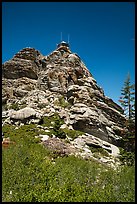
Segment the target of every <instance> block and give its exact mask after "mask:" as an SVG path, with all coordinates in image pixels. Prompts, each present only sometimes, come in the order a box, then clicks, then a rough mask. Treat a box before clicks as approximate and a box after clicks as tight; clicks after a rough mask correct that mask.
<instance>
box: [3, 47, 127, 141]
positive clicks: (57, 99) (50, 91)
mask: <svg viewBox="0 0 137 204" xmlns="http://www.w3.org/2000/svg"><path fill="white" fill-rule="evenodd" d="M2 103H3V113H2V114H3V121H5V119H6V120H7V119H8V121H10V120H12V119H13V115H12V117H11V115H10V114H9V113H8V111H10V110H11V109H15V110H16V111H19V110H20V109H23V108H25V107H27V108H31V109H34V110H35V113H36V114H35V117H36V119H37V118H42V117H44V116H50V115H52V114H54V113H55V112H56V113H58V114H59V115H60V117H61V118H63V119H64V122H65V123H66V125H67V126H68V127H71V128H72V129H76V130H81V131H83V132H85V133H88V134H90V135H93V136H95V137H97V138H100V139H102V140H103V141H106V142H109V143H111V144H114V145H118V141H119V140H120V138H121V135H122V134H121V132H122V130H123V128H124V123H125V121H126V119H125V116H124V115H123V110H122V108H121V107H120V106H119V105H118V104H116V103H115V102H114V101H113V100H112V99H110V98H109V97H107V96H105V94H104V91H103V89H102V88H101V87H99V85H98V84H97V82H96V80H95V79H94V77H93V76H92V74H91V73H90V71H89V70H88V68H87V67H86V65H85V64H84V63H83V61H82V60H81V58H80V56H78V54H76V53H72V52H71V50H70V48H69V46H68V45H67V44H65V43H61V44H60V45H59V46H58V47H57V48H56V49H55V51H53V52H52V53H51V54H49V55H47V56H44V55H42V54H41V53H40V52H39V51H37V50H35V49H34V48H24V49H23V50H21V51H20V52H18V53H17V54H16V55H15V56H14V57H13V58H12V59H11V60H9V61H7V62H5V63H4V64H3V65H2ZM15 107H16V108H15ZM23 112H24V109H23V110H22V112H21V113H22V114H23ZM15 115H17V113H16V114H15ZM16 119H19V118H16ZM31 119H32V118H31V117H30V120H31Z"/></svg>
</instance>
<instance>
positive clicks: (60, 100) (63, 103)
mask: <svg viewBox="0 0 137 204" xmlns="http://www.w3.org/2000/svg"><path fill="white" fill-rule="evenodd" d="M54 104H55V105H57V106H61V107H63V108H67V107H69V106H70V103H69V102H68V101H66V100H65V99H64V97H63V96H60V97H59V98H58V101H56V102H55V103H54Z"/></svg>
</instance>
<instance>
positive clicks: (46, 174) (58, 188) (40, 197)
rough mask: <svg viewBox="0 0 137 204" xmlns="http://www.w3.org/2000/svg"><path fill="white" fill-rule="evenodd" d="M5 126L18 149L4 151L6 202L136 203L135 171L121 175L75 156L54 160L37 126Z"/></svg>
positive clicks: (127, 168)
mask: <svg viewBox="0 0 137 204" xmlns="http://www.w3.org/2000/svg"><path fill="white" fill-rule="evenodd" d="M15 127H16V126H13V125H4V126H3V128H2V132H3V133H4V135H5V137H10V139H11V141H15V143H16V145H11V146H9V148H6V149H2V202H135V167H134V166H127V165H123V166H121V168H119V169H118V170H117V171H114V170H113V169H111V168H108V167H106V166H105V165H102V164H99V163H98V162H97V161H94V160H92V159H91V160H88V161H86V160H84V159H82V158H80V157H79V158H78V157H75V156H68V157H63V158H61V157H58V158H55V159H54V160H53V159H52V158H53V157H52V156H53V154H52V153H51V152H50V150H48V149H47V148H46V147H45V146H42V145H41V144H38V143H37V141H36V140H35V135H37V128H36V125H35V124H30V125H24V126H21V127H20V128H19V129H15Z"/></svg>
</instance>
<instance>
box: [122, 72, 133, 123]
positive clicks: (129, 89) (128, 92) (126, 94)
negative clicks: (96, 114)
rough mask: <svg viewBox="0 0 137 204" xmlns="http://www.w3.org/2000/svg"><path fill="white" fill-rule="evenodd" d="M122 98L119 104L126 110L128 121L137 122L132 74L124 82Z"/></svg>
mask: <svg viewBox="0 0 137 204" xmlns="http://www.w3.org/2000/svg"><path fill="white" fill-rule="evenodd" d="M121 95H122V96H121V97H120V100H119V102H120V103H121V106H122V107H123V108H124V113H125V115H126V116H127V119H128V120H133V121H134V120H135V85H134V84H132V85H131V82H130V74H129V73H128V76H127V78H126V80H125V82H124V86H123V88H122V89H121Z"/></svg>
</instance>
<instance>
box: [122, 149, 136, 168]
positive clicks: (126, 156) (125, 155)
mask: <svg viewBox="0 0 137 204" xmlns="http://www.w3.org/2000/svg"><path fill="white" fill-rule="evenodd" d="M119 159H120V161H121V163H122V164H123V165H125V164H126V165H128V166H133V165H135V152H128V151H126V150H124V149H123V148H120V156H119Z"/></svg>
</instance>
